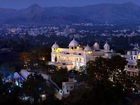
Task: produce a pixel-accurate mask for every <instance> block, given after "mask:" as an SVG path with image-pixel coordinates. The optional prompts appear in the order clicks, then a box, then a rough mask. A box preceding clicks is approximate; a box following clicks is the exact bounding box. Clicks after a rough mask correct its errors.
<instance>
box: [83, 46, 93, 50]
mask: <svg viewBox="0 0 140 105" xmlns="http://www.w3.org/2000/svg"><path fill="white" fill-rule="evenodd" d="M84 50H85V51H91V50H92V49H91V48H90V47H89V45H87V46H86V47H85V49H84Z"/></svg>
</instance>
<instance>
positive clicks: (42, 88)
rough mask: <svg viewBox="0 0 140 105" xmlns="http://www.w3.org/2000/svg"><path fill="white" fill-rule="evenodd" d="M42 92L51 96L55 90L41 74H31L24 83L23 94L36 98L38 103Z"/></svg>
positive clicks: (35, 101)
mask: <svg viewBox="0 0 140 105" xmlns="http://www.w3.org/2000/svg"><path fill="white" fill-rule="evenodd" d="M42 94H45V95H46V96H48V97H49V96H52V95H53V94H54V90H53V88H51V87H50V86H49V85H48V84H47V82H46V80H45V79H44V78H43V77H42V76H41V75H40V74H37V73H35V74H31V75H30V76H29V77H28V78H27V80H26V81H25V82H24V84H23V89H22V95H26V96H29V97H31V98H33V99H34V103H38V102H40V100H41V99H40V98H41V97H40V95H42Z"/></svg>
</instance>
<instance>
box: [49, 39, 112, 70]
mask: <svg viewBox="0 0 140 105" xmlns="http://www.w3.org/2000/svg"><path fill="white" fill-rule="evenodd" d="M103 47H104V49H100V45H99V44H98V43H97V42H95V44H94V45H93V46H92V47H90V46H89V45H87V46H84V47H81V45H80V44H79V43H78V42H77V41H76V40H75V39H73V40H72V41H71V42H70V43H69V45H68V48H61V47H59V45H58V44H57V43H54V44H53V46H52V52H51V62H50V64H53V65H56V66H57V67H66V68H67V69H68V70H71V69H73V68H75V69H76V70H79V69H80V67H82V66H86V64H87V62H88V61H90V60H95V58H96V57H104V58H111V56H112V55H113V50H110V45H109V44H108V43H107V42H106V43H105V45H104V46H103Z"/></svg>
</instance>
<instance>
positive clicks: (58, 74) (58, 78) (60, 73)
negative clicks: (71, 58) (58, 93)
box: [51, 68, 68, 87]
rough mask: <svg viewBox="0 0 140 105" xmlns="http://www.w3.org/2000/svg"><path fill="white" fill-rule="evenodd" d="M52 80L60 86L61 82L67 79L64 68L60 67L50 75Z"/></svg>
mask: <svg viewBox="0 0 140 105" xmlns="http://www.w3.org/2000/svg"><path fill="white" fill-rule="evenodd" d="M51 76H52V80H54V81H55V82H56V84H57V85H58V86H60V87H62V82H66V81H68V72H67V69H65V68H60V69H58V70H57V71H55V72H54V74H52V75H51Z"/></svg>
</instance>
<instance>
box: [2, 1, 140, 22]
mask: <svg viewBox="0 0 140 105" xmlns="http://www.w3.org/2000/svg"><path fill="white" fill-rule="evenodd" d="M139 13H140V6H139V5H136V4H134V3H131V2H128V3H123V4H111V3H103V4H96V5H87V6H80V7H41V6H40V5H37V4H34V5H31V6H29V7H27V8H24V9H20V10H16V9H7V8H0V24H71V23H83V22H91V23H96V24H98V23H101V24H104V23H109V24H126V23H129V24H133V23H134V24H135V23H138V24H139V23H140V14H139Z"/></svg>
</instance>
